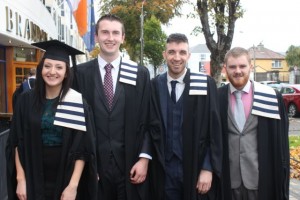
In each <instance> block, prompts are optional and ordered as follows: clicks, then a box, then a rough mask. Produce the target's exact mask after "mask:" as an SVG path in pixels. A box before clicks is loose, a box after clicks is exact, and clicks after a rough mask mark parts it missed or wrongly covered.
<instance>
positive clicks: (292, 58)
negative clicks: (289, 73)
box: [285, 45, 300, 68]
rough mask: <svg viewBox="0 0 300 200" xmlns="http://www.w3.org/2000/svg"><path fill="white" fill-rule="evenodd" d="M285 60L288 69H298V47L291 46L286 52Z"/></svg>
mask: <svg viewBox="0 0 300 200" xmlns="http://www.w3.org/2000/svg"><path fill="white" fill-rule="evenodd" d="M285 60H286V62H287V64H288V65H289V67H290V68H294V67H295V66H297V67H300V46H298V47H296V46H293V45H291V46H290V47H289V48H288V51H287V52H286V57H285Z"/></svg>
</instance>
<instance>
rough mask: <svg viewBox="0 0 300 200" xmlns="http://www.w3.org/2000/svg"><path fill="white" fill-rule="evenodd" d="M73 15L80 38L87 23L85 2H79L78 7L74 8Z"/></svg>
mask: <svg viewBox="0 0 300 200" xmlns="http://www.w3.org/2000/svg"><path fill="white" fill-rule="evenodd" d="M74 8H75V9H74V10H73V15H74V17H75V20H76V23H77V27H78V32H79V34H80V36H83V35H84V34H85V33H86V32H87V29H88V21H87V14H88V13H87V12H88V11H87V0H79V2H78V6H77V9H76V6H75V7H74Z"/></svg>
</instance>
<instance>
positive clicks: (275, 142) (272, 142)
mask: <svg viewBox="0 0 300 200" xmlns="http://www.w3.org/2000/svg"><path fill="white" fill-rule="evenodd" d="M228 90H229V85H226V86H223V87H221V88H219V90H218V92H219V103H220V113H221V121H222V129H223V145H224V151H223V152H224V153H223V155H224V158H223V171H222V175H223V176H222V186H223V187H222V189H223V196H224V198H223V199H224V200H231V185H230V170H229V149H228V148H229V144H228V122H227V119H228V105H229V102H228V100H229V99H228V98H229V97H228V94H229V92H228ZM276 95H277V99H278V103H279V113H280V118H281V119H280V120H276V119H272V118H266V117H262V116H258V127H257V142H258V168H259V183H258V199H259V200H271V199H272V200H287V199H289V174H290V173H289V171H290V165H289V158H290V157H289V144H288V130H289V121H288V116H287V113H286V110H285V106H284V102H283V99H282V96H281V94H280V93H279V92H277V91H276Z"/></svg>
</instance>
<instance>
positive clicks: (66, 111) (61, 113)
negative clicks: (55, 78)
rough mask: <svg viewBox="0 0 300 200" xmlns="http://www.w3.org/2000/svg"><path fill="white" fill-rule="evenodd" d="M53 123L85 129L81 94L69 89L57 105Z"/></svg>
mask: <svg viewBox="0 0 300 200" xmlns="http://www.w3.org/2000/svg"><path fill="white" fill-rule="evenodd" d="M54 125H57V126H63V127H67V128H72V129H76V130H80V131H86V124H85V115H84V109H83V101H82V95H81V94H80V93H78V92H76V91H75V90H73V89H69V91H68V93H67V94H66V96H65V98H64V99H63V100H62V102H60V103H59V104H58V106H57V110H56V113H55V117H54Z"/></svg>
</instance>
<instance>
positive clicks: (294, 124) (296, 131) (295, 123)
mask: <svg viewBox="0 0 300 200" xmlns="http://www.w3.org/2000/svg"><path fill="white" fill-rule="evenodd" d="M289 119H290V127H289V135H299V136H300V118H289ZM299 200H300V199H299Z"/></svg>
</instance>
